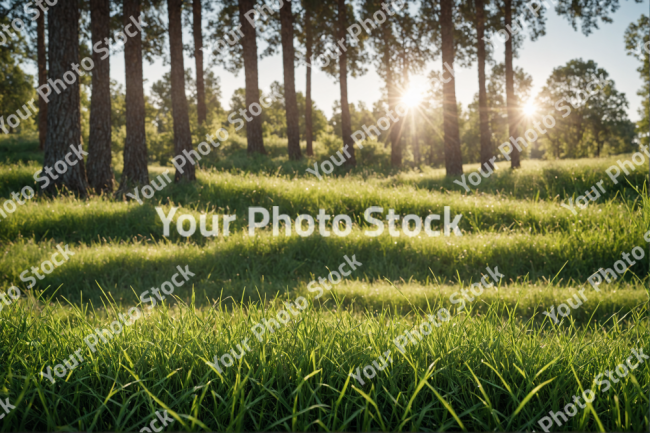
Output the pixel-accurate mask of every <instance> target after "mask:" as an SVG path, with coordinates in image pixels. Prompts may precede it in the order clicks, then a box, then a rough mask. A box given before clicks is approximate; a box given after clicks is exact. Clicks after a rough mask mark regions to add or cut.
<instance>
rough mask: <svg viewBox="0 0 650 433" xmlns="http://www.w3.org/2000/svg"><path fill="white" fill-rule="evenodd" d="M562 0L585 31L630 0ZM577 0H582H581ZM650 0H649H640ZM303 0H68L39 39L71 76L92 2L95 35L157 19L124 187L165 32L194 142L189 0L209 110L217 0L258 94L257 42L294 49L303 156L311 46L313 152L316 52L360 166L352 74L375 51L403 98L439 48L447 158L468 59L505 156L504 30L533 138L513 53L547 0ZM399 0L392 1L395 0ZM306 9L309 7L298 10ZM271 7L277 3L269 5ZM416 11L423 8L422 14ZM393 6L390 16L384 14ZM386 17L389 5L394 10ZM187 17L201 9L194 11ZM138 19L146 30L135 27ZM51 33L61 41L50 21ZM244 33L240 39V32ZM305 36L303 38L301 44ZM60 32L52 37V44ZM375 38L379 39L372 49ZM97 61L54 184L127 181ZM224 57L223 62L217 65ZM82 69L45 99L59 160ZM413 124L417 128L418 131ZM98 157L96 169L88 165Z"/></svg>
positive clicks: (400, 133)
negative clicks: (325, 59)
mask: <svg viewBox="0 0 650 433" xmlns="http://www.w3.org/2000/svg"><path fill="white" fill-rule="evenodd" d="M549 1H552V2H553V3H552V4H553V5H554V6H555V11H556V12H557V13H558V14H560V15H561V16H564V17H565V18H566V19H568V20H569V22H570V23H571V25H572V26H573V28H574V29H576V28H577V25H578V24H579V25H580V26H581V29H582V32H583V33H584V34H585V35H588V34H590V33H591V32H592V31H593V30H594V29H597V28H598V21H599V20H600V21H603V22H607V21H609V20H611V19H610V18H609V15H610V14H611V13H613V12H614V11H616V9H617V8H618V1H617V0H612V1H610V2H608V7H604V8H594V7H591V6H592V5H591V2H590V0H549ZM576 1H577V2H578V3H580V4H579V6H580V7H575V3H576ZM637 1H639V0H637ZM9 3H10V4H9V7H2V9H0V18H1V17H2V16H22V15H21V14H22V5H23V4H25V3H26V2H25V1H23V0H12V1H10V2H9ZM396 3H399V2H395V1H390V0H389V1H385V2H382V1H380V0H352V1H350V0H300V1H294V2H290V1H284V2H283V5H282V7H280V8H279V10H274V9H273V6H275V5H277V4H278V3H277V0H276V1H273V2H271V1H269V2H265V0H219V1H209V0H194V1H191V2H188V1H185V2H184V1H183V0H167V1H166V2H163V1H162V0H119V1H111V0H82V1H80V2H78V3H77V2H75V1H70V2H59V3H58V4H57V5H56V6H54V7H52V8H50V10H49V11H48V13H47V29H46V25H45V23H46V22H45V19H46V17H45V16H44V15H45V14H41V15H40V16H39V18H38V19H37V22H36V37H35V39H36V45H37V47H36V48H37V64H38V81H39V85H43V84H45V83H46V81H47V79H60V78H61V77H62V76H63V74H64V73H65V72H67V71H68V70H69V67H68V65H70V64H72V63H77V64H78V63H79V43H80V31H79V29H80V25H79V22H80V12H81V11H82V9H83V10H84V11H89V15H90V25H89V27H90V33H91V36H90V38H91V41H92V45H94V44H96V43H98V42H100V41H103V40H105V39H106V38H110V35H111V33H115V32H116V31H122V28H123V27H125V26H127V25H128V24H129V23H130V22H131V17H134V18H136V19H140V17H141V15H142V17H143V18H142V19H143V21H144V22H145V25H144V26H143V27H144V28H143V31H142V33H141V32H140V30H138V29H135V30H134V31H135V32H136V35H135V36H133V37H127V38H126V41H125V44H124V59H125V82H126V139H125V143H124V170H123V173H122V179H121V184H120V186H119V188H118V192H117V193H118V194H124V193H125V192H126V191H128V190H129V189H131V188H132V187H133V186H134V185H147V184H149V176H148V169H147V143H146V136H145V99H144V86H143V60H144V59H146V60H148V61H152V60H153V59H154V58H155V57H156V56H161V55H162V54H163V51H164V44H163V42H162V36H163V34H164V33H168V36H169V53H170V58H171V62H170V63H171V65H170V66H171V74H170V79H171V100H172V117H173V135H174V154H175V155H180V154H182V152H183V151H191V150H192V149H193V146H192V139H191V132H190V123H189V116H188V101H187V97H186V93H185V79H184V75H185V69H184V58H183V40H182V38H183V19H182V17H183V8H185V9H186V10H187V11H188V15H191V17H192V22H191V29H192V36H193V45H194V46H193V50H192V54H193V57H194V59H195V73H196V90H197V91H196V106H197V115H198V123H199V125H202V124H203V123H204V122H205V120H206V104H205V85H204V76H205V70H204V64H203V63H204V53H205V51H206V50H205V45H204V33H203V32H204V26H203V25H202V24H203V10H204V9H207V10H209V11H212V10H214V8H215V7H218V8H219V9H218V14H217V19H216V20H214V21H213V20H211V21H210V22H209V25H208V27H207V28H208V30H211V31H210V32H208V33H207V35H206V36H207V38H208V40H212V41H214V40H217V39H225V40H227V41H228V44H227V45H226V46H225V49H222V50H220V51H217V50H216V49H213V51H212V53H211V54H212V56H211V58H212V61H211V65H215V64H218V65H221V66H223V67H224V68H225V69H226V70H227V71H229V72H233V73H236V72H238V71H240V70H241V69H242V68H243V69H244V74H245V83H246V86H245V99H246V106H250V105H251V104H254V103H258V104H259V101H260V90H259V78H258V58H259V57H260V55H259V54H258V48H257V41H258V39H260V38H261V39H263V40H264V41H265V42H266V43H267V48H266V50H265V51H264V52H262V53H261V57H265V56H268V55H272V54H274V53H275V52H276V50H278V49H281V50H282V64H283V78H284V85H283V88H284V103H285V108H286V125H287V142H288V143H287V152H288V156H289V158H290V159H292V160H298V159H300V158H302V152H301V148H300V136H299V126H298V125H299V112H298V108H297V100H296V90H295V80H296V77H295V67H296V57H300V56H302V57H304V58H305V60H306V62H307V63H309V64H310V65H311V66H309V67H307V68H306V70H307V74H306V77H305V78H306V105H305V129H306V152H305V153H306V155H307V156H312V155H313V133H312V131H313V128H312V109H313V102H312V97H311V94H312V69H313V67H317V66H316V65H315V63H314V62H313V61H312V60H313V59H315V58H317V57H319V56H322V55H326V54H329V55H330V57H331V59H332V61H330V62H329V64H327V65H324V66H321V69H322V70H323V71H324V72H326V73H327V74H328V75H330V76H331V77H333V78H335V79H337V80H338V82H339V87H340V110H341V125H340V126H341V130H342V139H343V144H344V145H347V146H348V149H349V151H350V153H351V157H350V158H348V159H347V160H346V165H348V166H350V167H354V166H356V155H355V152H354V146H353V144H354V142H353V140H352V137H351V136H352V126H351V120H350V119H351V115H350V105H349V102H348V77H349V76H352V77H355V76H359V75H362V74H364V73H365V72H366V71H367V69H366V65H367V64H368V63H369V62H370V61H372V62H373V63H374V64H375V66H376V68H377V72H378V74H379V76H380V77H381V78H382V79H383V80H384V82H385V89H384V90H385V94H386V102H387V106H388V108H389V109H393V108H394V107H395V106H396V104H397V102H398V101H399V98H400V96H401V95H400V89H404V88H407V87H408V86H409V77H411V76H413V75H414V74H418V73H420V72H422V70H423V68H424V66H425V65H426V63H427V62H428V61H431V60H435V59H438V58H439V59H440V60H441V61H442V64H443V68H442V70H443V74H444V73H445V71H447V72H448V73H449V74H451V75H452V79H447V80H444V79H443V80H442V137H443V141H444V160H445V167H446V172H447V175H448V176H457V175H461V174H462V173H463V155H462V151H461V140H460V133H459V120H458V119H459V114H458V104H457V100H456V89H455V86H456V80H455V78H454V77H453V74H454V65H461V66H469V65H471V63H472V62H473V61H474V60H476V61H477V65H478V77H477V78H478V84H479V86H478V87H479V92H478V114H479V125H480V127H479V131H480V162H481V164H482V165H483V164H487V165H488V166H489V165H491V162H490V161H489V159H490V158H491V157H492V156H494V154H495V146H494V143H493V138H492V132H491V131H490V120H489V118H490V113H489V111H490V108H489V105H488V104H489V102H488V98H487V88H486V86H487V78H486V73H485V65H486V63H487V62H493V58H494V56H495V55H496V50H497V48H499V44H495V43H493V42H492V41H496V40H498V39H497V37H498V38H500V39H501V41H502V43H503V55H504V58H505V62H504V66H505V94H506V100H505V105H506V113H507V125H508V127H507V129H508V134H509V135H510V136H513V137H519V136H520V135H521V134H520V129H521V125H522V122H523V119H522V112H521V107H520V100H519V98H518V95H517V94H516V92H515V68H514V66H513V58H514V57H515V56H516V53H517V50H518V49H521V46H522V44H523V41H524V39H525V37H526V36H528V37H530V38H531V40H535V39H536V38H538V37H540V36H543V35H544V34H545V16H544V12H545V8H533V7H530V4H529V3H528V2H526V1H524V0H437V1H436V0H401V3H403V6H402V7H401V8H397V7H396V6H395V5H396ZM386 4H389V5H390V6H389V7H388V8H387V7H385V5H386ZM164 6H166V7H167V26H166V28H165V25H164V20H162V19H161V10H162V8H163V7H164ZM255 9H257V10H258V11H260V12H262V13H257V14H253V15H256V17H255V20H254V24H252V23H250V22H249V18H250V16H251V13H250V11H251V10H255ZM296 9H297V10H296ZM264 11H266V13H264ZM414 11H416V12H415V13H414ZM378 13H380V15H378ZM377 16H380V17H381V16H384V17H385V19H384V20H383V21H381V20H377V19H376V17H377ZM186 21H187V20H186ZM361 22H363V23H365V25H364V27H366V30H367V31H364V32H361V34H360V35H359V36H357V37H356V38H351V35H350V34H349V32H348V28H349V27H350V26H352V25H354V24H357V23H361ZM132 30H133V29H132ZM46 31H47V32H48V35H47V36H48V37H47V41H46V38H45V32H46ZM235 34H239V35H241V37H239V36H237V38H238V40H235V41H234V43H231V42H233V41H232V40H233V39H234V36H233V35H235ZM296 41H297V42H298V43H299V46H298V47H296V46H295V43H296ZM46 44H47V45H46ZM369 47H372V48H373V50H370V49H367V48H369ZM92 57H93V61H94V64H95V67H94V69H93V70H92V74H91V75H92V94H91V104H90V137H89V143H88V158H87V162H86V165H87V166H84V164H83V162H80V163H79V164H78V165H76V166H74V167H70V169H69V171H68V172H66V173H65V174H64V175H63V176H61V178H60V179H59V180H57V181H55V182H53V184H52V186H51V187H50V188H55V187H57V186H61V185H65V186H66V187H68V188H69V189H71V190H74V191H78V192H81V193H85V191H86V190H87V189H92V190H94V191H96V192H106V193H110V192H112V191H113V190H114V188H115V179H114V176H113V170H112V167H111V128H110V125H111V109H110V107H111V105H110V102H111V101H110V98H111V97H110V74H109V72H110V63H109V61H110V57H106V58H105V59H102V58H101V57H102V56H101V53H98V52H96V51H93V54H92ZM209 66H210V65H209ZM79 91H80V86H79V82H78V81H77V82H75V83H74V84H73V85H71V86H70V87H69V88H68V89H67V90H65V91H64V92H62V93H61V94H60V95H55V94H52V96H51V101H50V102H51V103H52V104H53V105H52V106H51V107H47V104H45V101H43V100H42V99H41V100H40V101H39V108H40V112H41V115H40V116H39V125H38V129H39V142H40V147H41V148H42V149H43V150H44V152H45V160H44V161H45V162H44V164H45V165H48V164H50V165H51V164H53V163H54V162H56V161H57V160H58V158H60V157H61V156H62V155H63V154H64V153H65V152H66V151H67V148H68V146H69V144H70V143H79V144H81V130H80V123H79V119H80V112H79ZM415 117H416V115H415V114H414V115H413V116H411V119H410V122H409V121H408V119H400V121H399V122H397V123H396V124H395V125H393V126H392V127H391V130H390V131H389V134H388V137H389V138H388V140H387V143H386V144H387V145H390V146H391V165H392V166H393V167H400V166H401V165H402V162H403V150H404V145H405V143H404V137H405V136H406V135H408V136H409V137H410V139H411V141H412V149H413V153H414V159H415V161H416V162H417V163H419V162H420V157H421V155H420V147H419V141H420V138H419V134H418V131H417V127H416V122H415ZM407 130H408V134H407V133H406V131H407ZM246 139H247V150H248V153H249V154H263V155H264V154H266V153H267V152H266V149H265V147H264V139H263V134H262V119H261V117H259V116H253V120H251V121H249V122H247V123H246ZM511 157H512V160H511V167H512V168H513V169H515V168H518V167H520V165H521V162H520V157H519V153H518V152H513V153H512V154H511ZM86 168H87V170H86ZM195 179H196V174H195V170H194V167H193V166H187V167H186V170H185V172H184V173H179V172H178V171H177V172H176V175H175V180H176V181H177V182H178V181H193V180H195Z"/></svg>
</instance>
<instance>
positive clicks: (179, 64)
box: [167, 0, 199, 182]
mask: <svg viewBox="0 0 650 433" xmlns="http://www.w3.org/2000/svg"><path fill="white" fill-rule="evenodd" d="M182 7H183V0H167V12H168V18H169V55H170V58H171V64H172V70H171V85H172V116H173V118H174V122H173V123H174V155H175V156H183V157H185V158H186V159H187V163H186V164H185V166H184V167H183V168H182V171H183V172H181V170H179V169H176V176H175V180H176V182H178V181H180V180H189V181H193V180H196V167H195V166H194V164H192V160H194V161H198V158H199V157H198V153H197V152H196V151H193V150H192V133H191V131H190V116H189V113H188V111H189V110H188V106H187V96H186V95H185V66H184V64H183V24H182V21H181V18H182V17H181V12H182V9H181V8H182Z"/></svg>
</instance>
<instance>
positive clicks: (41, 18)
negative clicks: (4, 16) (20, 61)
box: [36, 13, 47, 150]
mask: <svg viewBox="0 0 650 433" xmlns="http://www.w3.org/2000/svg"><path fill="white" fill-rule="evenodd" d="M36 51H37V59H38V60H37V63H38V87H41V86H44V85H45V84H47V46H46V45H45V13H41V14H39V15H38V18H37V19H36ZM46 137H47V102H45V99H43V98H42V97H40V96H39V98H38V143H39V145H38V148H39V150H43V149H44V148H45V138H46Z"/></svg>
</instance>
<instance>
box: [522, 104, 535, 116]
mask: <svg viewBox="0 0 650 433" xmlns="http://www.w3.org/2000/svg"><path fill="white" fill-rule="evenodd" d="M523 111H524V114H525V115H526V116H532V115H533V114H535V112H536V111H537V106H536V105H535V103H534V102H533V101H528V102H526V104H524V107H523Z"/></svg>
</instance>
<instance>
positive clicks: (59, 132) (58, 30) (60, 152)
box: [41, 1, 88, 195]
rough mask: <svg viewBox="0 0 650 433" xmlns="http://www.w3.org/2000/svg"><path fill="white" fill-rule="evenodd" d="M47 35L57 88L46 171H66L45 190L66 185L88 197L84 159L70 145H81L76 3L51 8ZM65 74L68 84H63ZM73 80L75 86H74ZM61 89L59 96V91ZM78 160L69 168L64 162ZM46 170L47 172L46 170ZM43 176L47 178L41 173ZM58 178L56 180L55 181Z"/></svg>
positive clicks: (57, 173) (51, 111)
mask: <svg viewBox="0 0 650 433" xmlns="http://www.w3.org/2000/svg"><path fill="white" fill-rule="evenodd" d="M48 32H49V37H48V40H49V42H50V43H49V46H50V56H49V62H50V68H49V69H50V71H49V75H50V77H51V79H52V80H53V81H56V82H57V86H56V87H55V89H53V91H52V93H51V95H50V97H49V98H50V107H49V110H48V115H47V137H46V140H45V155H44V162H43V170H44V172H45V173H47V171H49V170H52V168H56V167H61V171H63V168H62V165H65V167H66V169H65V171H64V172H61V171H59V170H56V171H52V173H53V176H52V178H50V181H51V182H50V184H49V186H48V187H47V188H46V190H48V191H51V192H54V191H55V190H56V189H57V187H59V188H60V187H62V186H65V187H67V188H68V189H70V190H71V191H75V192H78V193H81V194H82V195H86V190H87V189H88V180H87V179H86V170H85V167H84V160H83V157H82V158H81V160H79V159H77V157H76V156H75V154H74V153H72V155H68V154H70V153H71V150H72V149H71V148H70V146H71V145H72V146H74V148H75V149H78V148H79V146H80V145H81V117H80V116H81V105H80V103H81V100H80V97H79V77H78V76H77V74H76V73H75V72H73V71H72V68H71V65H72V64H75V65H79V8H78V5H77V2H74V1H70V2H61V3H59V4H58V5H57V7H53V8H50V11H49V15H48ZM64 75H65V76H66V78H68V81H64ZM71 81H72V83H71ZM56 89H58V90H61V93H58V91H57V90H56ZM66 155H68V158H69V160H72V161H75V160H76V161H77V162H76V164H74V165H70V164H69V163H68V162H66V161H65V157H66ZM46 169H47V171H46ZM41 175H45V174H44V173H42V174H41ZM54 176H58V178H57V179H55V180H54V179H53V177H54Z"/></svg>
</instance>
